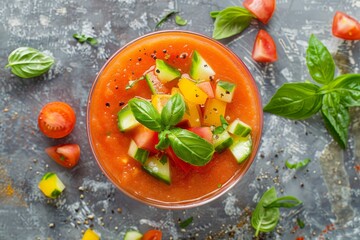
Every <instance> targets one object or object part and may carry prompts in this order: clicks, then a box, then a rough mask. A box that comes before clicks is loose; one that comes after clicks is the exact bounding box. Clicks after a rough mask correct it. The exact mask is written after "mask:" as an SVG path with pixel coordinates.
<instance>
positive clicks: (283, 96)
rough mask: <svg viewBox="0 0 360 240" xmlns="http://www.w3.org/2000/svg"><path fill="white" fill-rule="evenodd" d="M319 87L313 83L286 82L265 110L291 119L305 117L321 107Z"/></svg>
mask: <svg viewBox="0 0 360 240" xmlns="http://www.w3.org/2000/svg"><path fill="white" fill-rule="evenodd" d="M318 90H319V87H318V86H317V85H315V84H312V83H285V84H284V85H283V86H281V87H280V88H279V89H278V90H277V91H276V93H275V95H274V96H273V97H272V98H271V100H270V102H269V103H268V104H267V105H266V106H265V107H264V111H265V112H269V113H273V114H276V115H279V116H282V117H286V118H289V119H305V118H308V117H311V116H312V115H314V114H315V113H317V112H318V111H319V110H320V108H321V97H322V96H321V94H320V93H319V91H318Z"/></svg>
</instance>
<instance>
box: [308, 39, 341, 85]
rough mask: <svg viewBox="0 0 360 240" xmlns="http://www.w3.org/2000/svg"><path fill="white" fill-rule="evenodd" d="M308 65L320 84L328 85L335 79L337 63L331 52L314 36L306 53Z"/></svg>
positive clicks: (311, 73)
mask: <svg viewBox="0 0 360 240" xmlns="http://www.w3.org/2000/svg"><path fill="white" fill-rule="evenodd" d="M306 64H307V66H308V69H309V72H310V75H311V77H312V78H313V79H314V80H315V81H316V82H318V83H321V84H327V83H329V82H331V81H332V80H333V79H334V74H335V63H334V60H333V58H332V56H331V54H330V52H329V50H328V49H327V48H326V47H325V46H324V44H322V43H321V41H319V40H318V39H317V38H316V37H315V36H314V35H313V34H312V35H311V36H310V39H309V46H308V48H307V51H306Z"/></svg>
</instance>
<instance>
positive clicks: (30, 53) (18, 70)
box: [5, 47, 54, 78]
mask: <svg viewBox="0 0 360 240" xmlns="http://www.w3.org/2000/svg"><path fill="white" fill-rule="evenodd" d="M8 61H9V63H8V64H7V65H6V66H5V67H11V72H12V73H13V74H15V75H16V76H18V77H21V78H33V77H37V76H40V75H42V74H44V73H46V72H47V71H48V70H49V69H50V67H51V66H52V65H53V64H54V59H53V58H52V57H50V56H48V55H45V54H44V53H42V52H40V51H39V50H37V49H34V48H29V47H20V48H17V49H15V50H14V51H13V52H12V53H10V55H9V58H8Z"/></svg>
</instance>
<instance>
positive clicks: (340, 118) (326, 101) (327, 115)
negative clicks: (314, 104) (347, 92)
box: [321, 92, 350, 148]
mask: <svg viewBox="0 0 360 240" xmlns="http://www.w3.org/2000/svg"><path fill="white" fill-rule="evenodd" d="M321 113H322V116H323V119H324V122H325V126H326V128H327V129H328V131H329V132H330V134H331V135H332V136H333V138H334V139H335V140H336V141H337V142H338V144H339V145H340V146H341V147H342V148H346V145H347V139H348V129H349V125H350V115H349V109H348V108H347V107H345V106H344V105H343V104H342V103H341V95H340V94H339V93H337V92H331V93H327V94H325V95H324V97H323V102H322V109H321Z"/></svg>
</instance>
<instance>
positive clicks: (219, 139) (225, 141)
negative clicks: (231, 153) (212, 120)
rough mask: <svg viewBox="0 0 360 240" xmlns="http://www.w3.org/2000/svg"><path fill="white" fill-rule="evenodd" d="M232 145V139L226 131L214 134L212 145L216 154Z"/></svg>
mask: <svg viewBox="0 0 360 240" xmlns="http://www.w3.org/2000/svg"><path fill="white" fill-rule="evenodd" d="M231 144H233V139H232V137H231V136H230V134H229V133H228V132H227V131H223V132H222V133H219V134H215V135H214V136H213V145H214V148H215V151H216V152H219V153H220V152H223V151H224V150H225V149H227V148H228V147H230V146H231Z"/></svg>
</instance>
